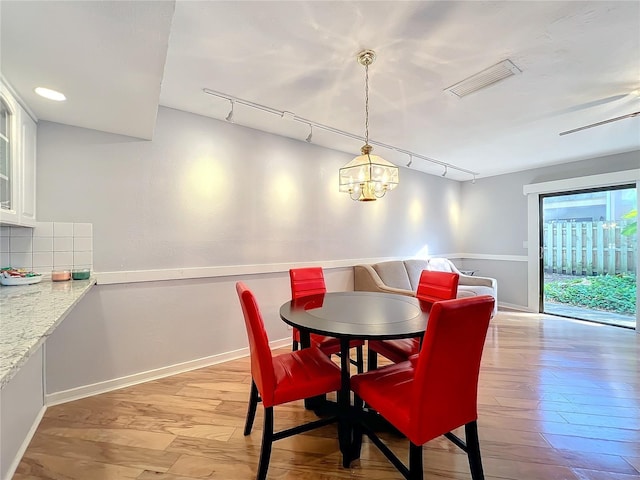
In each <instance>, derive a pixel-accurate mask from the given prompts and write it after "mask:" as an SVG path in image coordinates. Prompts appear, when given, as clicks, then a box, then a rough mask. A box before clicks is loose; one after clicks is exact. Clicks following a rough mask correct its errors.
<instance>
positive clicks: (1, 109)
mask: <svg viewBox="0 0 640 480" xmlns="http://www.w3.org/2000/svg"><path fill="white" fill-rule="evenodd" d="M10 116H11V114H10V113H9V111H8V110H7V107H6V106H5V104H4V102H3V101H1V100H0V135H2V136H3V137H4V138H9V118H10Z"/></svg>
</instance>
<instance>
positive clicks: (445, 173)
mask: <svg viewBox="0 0 640 480" xmlns="http://www.w3.org/2000/svg"><path fill="white" fill-rule="evenodd" d="M442 176H443V177H446V176H447V166H446V165H445V166H444V172H442Z"/></svg>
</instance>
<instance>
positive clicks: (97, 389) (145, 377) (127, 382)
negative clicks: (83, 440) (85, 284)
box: [44, 338, 291, 407]
mask: <svg viewBox="0 0 640 480" xmlns="http://www.w3.org/2000/svg"><path fill="white" fill-rule="evenodd" d="M269 345H270V346H271V348H273V349H276V348H281V347H286V346H290V345H291V339H290V338H286V339H280V340H274V341H272V342H270V343H269ZM248 355H249V348H248V347H245V348H241V349H238V350H232V351H230V352H224V353H220V354H217V355H211V356H209V357H204V358H198V359H196V360H190V361H188V362H183V363H179V364H176V365H169V366H167V367H162V368H158V369H155V370H148V371H146V372H140V373H134V374H133V375H127V376H126V377H120V378H115V379H112V380H105V381H104V382H98V383H93V384H91V385H83V386H81V387H75V388H71V389H69V390H63V391H60V392H55V393H50V394H46V395H45V398H44V402H45V406H47V407H52V406H54V405H59V404H61V403H67V402H72V401H74V400H80V399H81V398H87V397H91V396H93V395H99V394H101V393H106V392H111V391H113V390H118V389H120V388H124V387H130V386H132V385H137V384H139V383H144V382H149V381H151V380H157V379H159V378H164V377H169V376H171V375H177V374H179V373H184V372H189V371H191V370H196V369H198V368H203V367H208V366H211V365H217V364H219V363H224V362H228V361H230V360H235V359H238V358H242V357H246V356H248Z"/></svg>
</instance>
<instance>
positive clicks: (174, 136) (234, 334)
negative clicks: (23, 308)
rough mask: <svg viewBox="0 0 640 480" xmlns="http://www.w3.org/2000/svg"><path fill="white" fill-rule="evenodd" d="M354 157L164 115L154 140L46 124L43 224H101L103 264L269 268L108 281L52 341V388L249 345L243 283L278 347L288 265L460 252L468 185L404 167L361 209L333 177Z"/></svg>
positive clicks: (98, 251) (335, 282)
mask: <svg viewBox="0 0 640 480" xmlns="http://www.w3.org/2000/svg"><path fill="white" fill-rule="evenodd" d="M356 153H357V152H354V155H355V154H356ZM354 155H349V154H345V153H341V152H337V151H333V150H328V149H325V148H321V147H317V146H315V145H309V144H307V143H306V142H303V141H295V140H291V139H288V138H283V137H278V136H274V135H270V134H267V133H264V132H259V131H256V130H251V129H248V128H244V127H241V126H238V125H233V124H229V123H226V122H221V121H218V120H213V119H210V118H206V117H201V116H197V115H193V114H188V113H184V112H180V111H177V110H172V109H168V108H160V111H159V114H158V123H157V126H156V131H155V135H154V139H153V140H152V141H140V140H137V139H132V138H128V137H123V136H118V135H111V134H106V133H102V132H96V131H92V130H86V129H81V128H76V127H70V126H65V125H60V124H55V123H50V122H41V123H40V124H39V127H38V170H37V171H38V182H37V185H38V193H37V198H38V214H39V218H38V220H39V221H58V222H90V223H92V224H93V239H94V244H93V263H94V268H95V270H96V271H97V272H121V271H138V270H155V269H180V268H198V267H201V268H206V267H216V266H244V267H243V268H242V271H245V272H252V271H255V272H263V273H260V274H250V273H249V274H247V275H242V276H225V277H220V278H210V279H192V280H180V281H173V280H171V281H165V282H151V283H136V284H121V285H98V286H97V287H95V288H94V290H93V291H92V292H91V293H90V294H89V295H88V296H87V297H86V298H85V299H84V300H83V302H82V303H81V304H80V305H79V306H78V307H77V308H76V309H75V310H74V311H73V312H71V313H70V315H69V316H68V317H67V318H66V319H65V321H64V322H63V324H62V325H61V327H60V328H59V329H58V330H57V331H56V332H55V333H54V334H53V335H52V336H51V338H50V339H49V340H48V342H47V357H46V364H47V373H46V377H47V393H48V394H50V395H52V394H59V393H60V392H63V391H70V392H68V396H73V395H76V394H78V395H79V394H82V393H87V391H86V390H82V388H83V387H84V386H86V385H89V384H97V385H96V386H95V389H96V390H99V389H100V388H101V385H102V386H105V385H107V384H108V385H112V384H111V383H108V382H109V381H111V380H113V379H118V378H121V379H122V381H123V382H125V381H129V380H131V379H132V378H139V377H136V375H137V374H143V373H144V372H149V375H151V374H153V372H158V371H159V370H162V369H163V368H166V367H169V366H172V365H178V364H181V363H184V362H197V361H199V360H201V359H205V360H204V361H206V360H207V359H209V360H211V361H215V359H217V358H221V357H220V356H221V355H224V354H225V353H227V352H230V351H233V350H235V349H238V348H243V347H246V344H247V342H246V333H245V331H244V324H243V322H242V317H241V311H240V307H239V305H238V300H237V298H236V294H235V290H234V283H235V281H237V280H238V279H242V280H244V281H245V282H246V283H247V284H248V285H249V287H250V288H252V289H255V290H256V296H257V298H258V301H259V302H260V305H261V308H262V310H263V313H264V315H265V319H266V323H267V329H268V332H269V335H270V338H271V340H276V339H284V338H288V337H289V336H290V333H289V331H288V330H287V329H286V328H285V326H284V324H283V322H282V321H280V319H279V317H278V308H279V306H280V304H282V303H283V302H284V301H286V300H287V299H288V298H289V295H290V293H289V286H288V275H287V273H286V265H287V264H302V265H304V264H307V265H310V264H314V265H326V266H335V264H336V261H340V262H341V263H342V264H345V262H346V264H355V263H359V262H360V261H361V260H362V259H371V258H380V257H407V256H413V255H415V254H416V253H418V252H419V251H424V248H425V246H426V247H428V251H429V253H431V254H438V253H440V254H446V253H451V252H456V251H458V250H459V248H460V245H461V237H460V235H459V229H460V184H459V183H458V182H454V181H451V180H448V179H444V178H441V177H434V176H429V175H426V174H422V173H419V172H415V171H408V170H406V169H402V171H401V173H400V186H399V187H398V188H397V189H396V190H394V191H392V192H390V193H389V194H387V196H386V197H385V198H383V199H382V200H381V201H378V202H370V203H361V202H353V201H352V200H350V199H349V198H348V196H346V195H345V194H340V193H339V192H338V189H337V185H338V179H337V176H338V169H339V168H340V167H341V166H343V165H344V164H346V163H347V162H348V161H350V160H351V159H352V157H353V156H354ZM276 264H277V266H278V268H276ZM265 265H266V267H267V268H266V270H265V268H263V267H264V266H265ZM271 265H274V267H273V268H272V270H271V271H270V270H269V269H270V268H271ZM283 265H284V267H283ZM231 270H233V268H231ZM326 276H327V287H328V289H329V290H330V291H331V290H334V291H335V290H348V289H352V288H353V274H352V270H351V269H350V268H332V269H330V270H328V271H327V272H326ZM98 279H100V274H98ZM132 376H133V377H132ZM74 389H80V390H75V391H74ZM64 395H66V394H63V395H54V397H55V401H60V400H61V399H62V397H64Z"/></svg>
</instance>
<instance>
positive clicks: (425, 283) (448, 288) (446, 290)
mask: <svg viewBox="0 0 640 480" xmlns="http://www.w3.org/2000/svg"><path fill="white" fill-rule="evenodd" d="M459 280H460V275H458V274H457V273H453V272H438V271H435V270H423V271H422V273H421V274H420V282H419V283H418V290H417V292H416V298H418V299H419V300H422V301H425V302H430V303H434V302H438V301H440V300H451V299H453V298H456V296H457V295H458V281H459Z"/></svg>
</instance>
